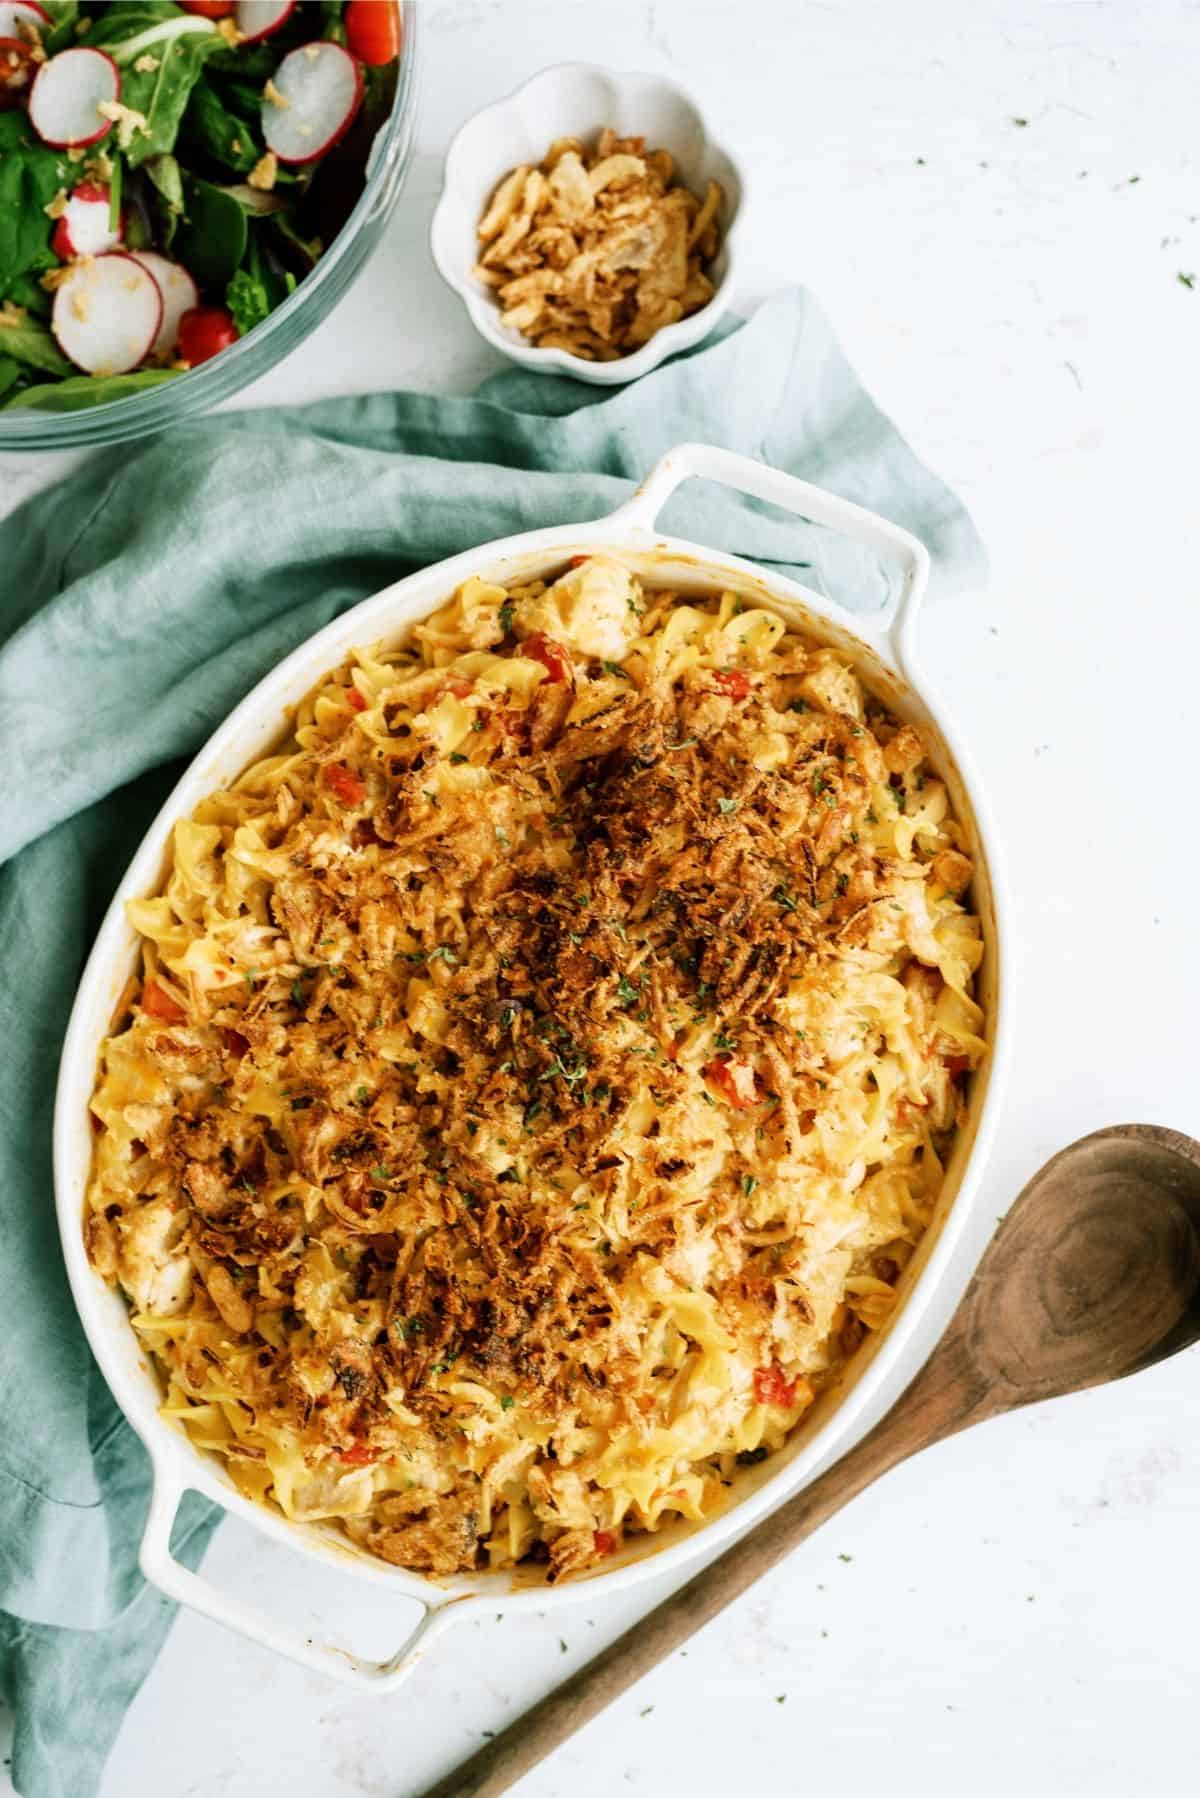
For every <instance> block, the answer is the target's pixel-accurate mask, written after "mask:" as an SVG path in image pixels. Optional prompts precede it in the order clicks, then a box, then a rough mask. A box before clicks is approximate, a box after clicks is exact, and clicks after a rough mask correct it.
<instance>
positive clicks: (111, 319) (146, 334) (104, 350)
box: [50, 250, 163, 375]
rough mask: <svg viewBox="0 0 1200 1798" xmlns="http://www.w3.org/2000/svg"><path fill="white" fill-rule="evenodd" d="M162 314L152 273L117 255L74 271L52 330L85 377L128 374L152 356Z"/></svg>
mask: <svg viewBox="0 0 1200 1798" xmlns="http://www.w3.org/2000/svg"><path fill="white" fill-rule="evenodd" d="M162 315H163V303H162V295H161V294H160V293H159V291H158V282H157V281H156V280H155V279H154V276H153V275H152V274H151V273H150V270H149V269H148V268H143V267H142V265H141V263H140V262H135V261H134V259H133V257H132V256H126V255H125V254H124V252H123V251H121V250H113V251H110V253H109V254H108V255H107V256H97V257H96V258H95V259H94V260H91V261H86V262H76V263H75V264H74V265H73V266H72V267H71V268H70V270H69V271H68V273H67V277H66V279H65V280H64V282H63V284H62V286H61V287H59V288H56V290H55V294H54V310H53V312H52V314H51V318H50V328H51V330H52V331H53V332H54V335H55V337H56V338H57V339H58V345H59V348H60V349H61V350H62V352H63V354H64V355H66V356H69V357H70V358H71V361H72V362H73V363H74V364H75V365H76V367H77V368H82V369H83V371H84V373H85V374H89V375H124V374H128V373H129V370H130V369H131V368H136V367H137V365H138V363H139V362H141V361H143V360H144V359H145V357H146V356H148V355H149V353H150V350H151V347H152V346H153V344H154V342H155V339H156V338H157V336H158V329H159V326H160V325H161V324H162Z"/></svg>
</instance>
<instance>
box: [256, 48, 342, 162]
mask: <svg viewBox="0 0 1200 1798" xmlns="http://www.w3.org/2000/svg"><path fill="white" fill-rule="evenodd" d="M272 86H273V88H274V91H275V93H276V94H277V95H278V96H279V97H278V99H275V100H268V99H266V98H264V100H263V103H262V131H263V137H264V138H265V139H266V144H267V148H268V150H274V152H275V154H276V156H278V158H279V160H280V162H315V161H316V159H317V157H318V156H323V155H324V154H325V152H326V150H328V149H331V148H332V147H333V145H334V144H336V143H337V141H338V139H339V138H340V137H342V136H344V135H345V133H346V132H347V131H348V130H349V128H350V125H351V123H352V121H353V119H354V115H355V113H356V112H357V111H358V104H359V101H360V100H361V99H362V90H363V82H362V70H361V69H360V68H359V66H358V63H357V62H356V61H355V59H354V57H353V56H351V54H350V52H349V51H348V50H343V49H342V46H341V45H340V44H331V43H328V42H325V41H321V42H319V43H314V44H302V45H301V46H300V48H299V49H298V50H293V51H292V52H291V53H290V54H289V55H287V56H285V57H284V59H283V61H282V62H281V63H280V65H279V67H278V68H277V69H276V71H275V76H274V80H273V82H272Z"/></svg>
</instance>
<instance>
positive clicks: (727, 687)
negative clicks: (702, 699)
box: [713, 668, 750, 699]
mask: <svg viewBox="0 0 1200 1798" xmlns="http://www.w3.org/2000/svg"><path fill="white" fill-rule="evenodd" d="M713 686H714V687H715V688H716V689H717V692H718V693H727V694H728V695H729V697H730V699H745V697H746V695H747V694H748V693H749V691H750V676H749V675H748V674H743V673H742V671H741V669H740V668H718V669H717V671H716V673H715V674H714V675H713Z"/></svg>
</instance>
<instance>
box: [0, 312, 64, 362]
mask: <svg viewBox="0 0 1200 1798" xmlns="http://www.w3.org/2000/svg"><path fill="white" fill-rule="evenodd" d="M0 356H11V357H12V359H13V361H14V362H23V363H24V364H25V366H26V367H27V368H40V369H41V370H42V373H43V374H47V375H69V374H70V373H71V372H72V367H73V365H72V364H71V363H70V362H68V361H67V359H66V357H65V356H64V355H63V353H62V351H61V350H60V349H59V347H58V345H57V344H56V343H55V341H54V339H53V337H51V335H50V333H49V331H48V330H47V329H46V327H45V325H41V324H38V322H37V320H36V319H31V318H26V319H23V320H22V321H21V323H20V324H19V325H4V326H0Z"/></svg>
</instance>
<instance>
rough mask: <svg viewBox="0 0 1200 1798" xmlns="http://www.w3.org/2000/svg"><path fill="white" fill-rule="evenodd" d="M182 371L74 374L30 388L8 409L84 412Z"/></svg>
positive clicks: (147, 369)
mask: <svg viewBox="0 0 1200 1798" xmlns="http://www.w3.org/2000/svg"><path fill="white" fill-rule="evenodd" d="M181 372H182V371H181V370H180V369H176V368H142V369H137V370H135V371H134V373H133V374H129V375H105V376H100V375H74V376H72V378H71V379H70V380H69V381H55V382H52V383H48V384H47V385H46V386H44V387H30V388H27V389H26V391H25V392H24V393H18V394H17V395H16V396H15V398H13V399H10V400H9V401H8V403H7V406H6V407H5V410H6V411H8V412H16V411H18V410H20V411H22V412H82V411H84V410H85V409H86V408H87V407H88V406H103V405H105V404H106V403H107V402H108V401H109V400H123V399H125V398H127V397H128V396H129V395H130V394H134V393H141V392H143V391H144V390H145V389H146V388H147V387H161V386H162V384H163V382H164V381H173V380H175V379H176V378H177V377H178V375H179V374H180V373H181Z"/></svg>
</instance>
